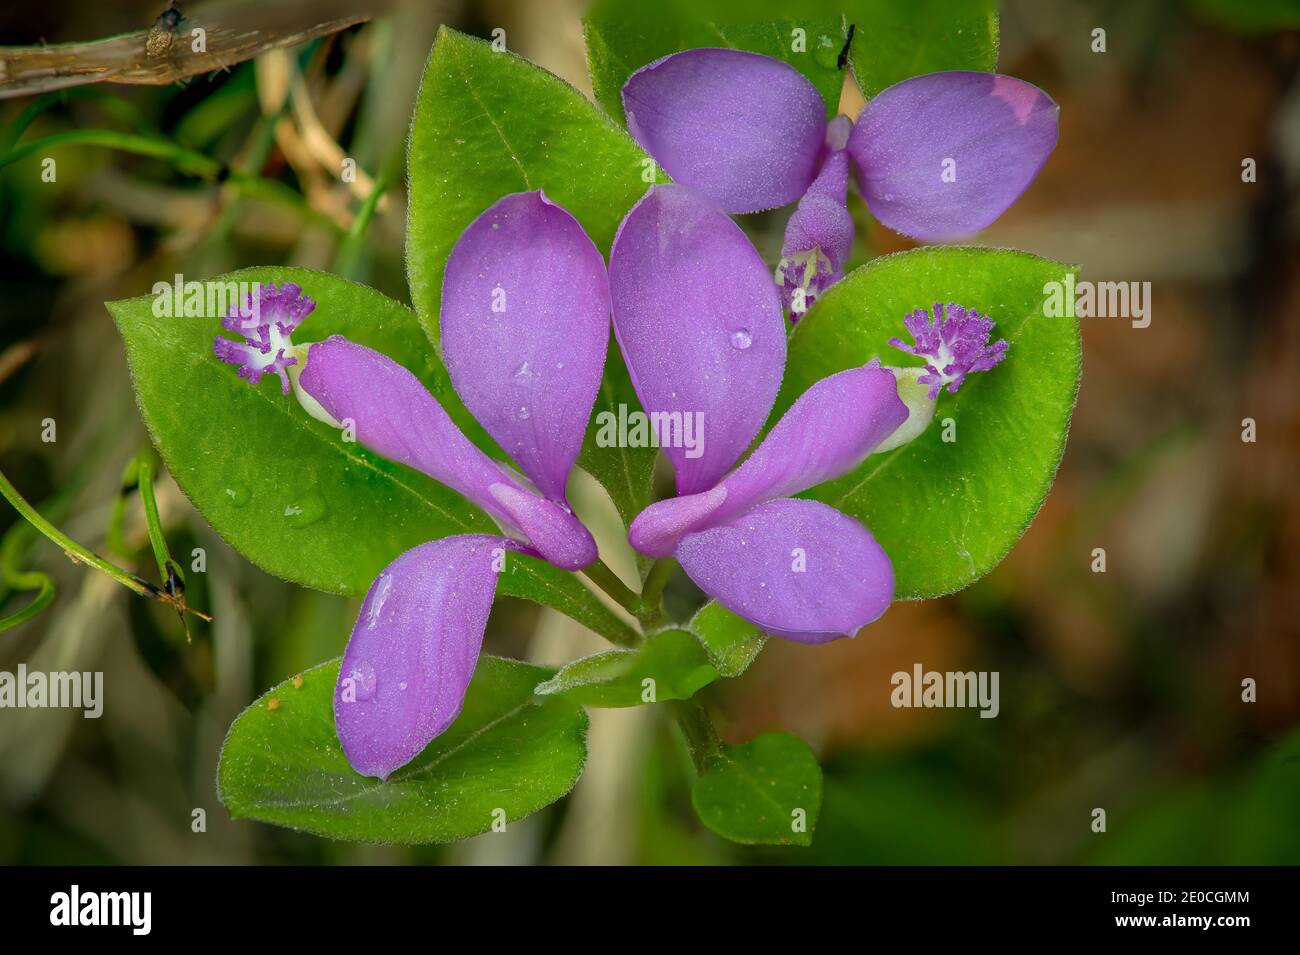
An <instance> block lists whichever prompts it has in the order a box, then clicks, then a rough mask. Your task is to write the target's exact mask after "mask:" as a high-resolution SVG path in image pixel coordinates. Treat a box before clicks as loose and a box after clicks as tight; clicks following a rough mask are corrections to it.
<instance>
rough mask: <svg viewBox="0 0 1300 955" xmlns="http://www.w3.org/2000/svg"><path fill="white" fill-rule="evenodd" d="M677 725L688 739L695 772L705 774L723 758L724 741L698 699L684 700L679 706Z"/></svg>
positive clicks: (687, 742) (688, 748) (687, 744)
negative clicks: (719, 736)
mask: <svg viewBox="0 0 1300 955" xmlns="http://www.w3.org/2000/svg"><path fill="white" fill-rule="evenodd" d="M677 725H678V726H679V727H680V728H681V731H682V736H683V737H685V739H686V748H687V750H689V751H690V754H691V762H692V763H694V764H695V771H696V772H698V773H703V772H704V771H705V770H706V769H708V767H709V765H710V764H712V763H713V762H714V761H715V760H718V759H720V758H721V757H722V741H721V740H720V739H718V731H717V730H715V729H714V728H713V720H712V719H710V718H709V711H708V710H706V709H705V708H704V704H703V703H701V702H700V701H699V700H697V699H691V700H684V701H683V702H681V703H679V704H678V705H677Z"/></svg>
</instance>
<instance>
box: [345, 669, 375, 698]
mask: <svg viewBox="0 0 1300 955" xmlns="http://www.w3.org/2000/svg"><path fill="white" fill-rule="evenodd" d="M348 676H349V677H351V679H352V692H353V693H354V694H356V698H357V701H358V702H365V701H366V700H373V699H374V698H375V691H376V690H377V689H379V677H378V676H376V675H375V668H374V667H373V666H371V664H370V661H369V660H362V661H360V662H359V663H357V665H356V666H354V667H353V668H352V672H351V673H349V674H348Z"/></svg>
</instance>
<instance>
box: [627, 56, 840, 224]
mask: <svg viewBox="0 0 1300 955" xmlns="http://www.w3.org/2000/svg"><path fill="white" fill-rule="evenodd" d="M623 106H624V108H625V109H626V111H627V128H628V131H629V132H631V133H632V136H633V138H634V139H636V141H637V142H638V143H640V144H641V146H642V148H643V149H645V151H646V152H648V153H649V154H650V155H651V156H653V157H654V159H655V161H656V162H657V163H659V165H660V166H662V167H663V168H664V170H665V171H666V172H667V173H668V175H670V176H672V177H673V180H674V181H675V182H679V183H681V184H682V185H684V186H690V187H691V188H692V189H696V190H698V191H699V192H701V193H703V194H704V195H705V196H707V197H708V198H710V199H712V200H713V201H714V202H716V203H718V204H719V205H720V206H722V208H723V209H724V210H726V211H727V212H731V213H741V212H758V211H760V210H762V209H774V208H776V207H777V206H784V205H788V204H789V203H791V202H794V201H795V200H796V199H798V198H799V197H800V196H801V195H803V192H804V190H805V189H807V188H808V184H809V183H810V182H812V181H813V176H814V175H815V174H816V172H817V159H818V155H819V153H820V151H821V148H822V140H823V138H824V137H825V134H826V106H825V104H824V103H823V102H822V98H821V96H820V94H818V92H817V90H816V89H815V88H814V87H813V85H812V84H811V83H809V82H808V80H807V79H805V78H804V76H803V75H802V74H801V73H799V71H798V70H796V69H795V68H794V67H792V66H790V65H789V64H787V63H782V62H781V61H780V60H776V59H773V58H772V57H768V56H761V55H759V54H757V53H746V52H744V51H741V50H720V49H707V48H706V49H697V50H686V51H685V52H682V53H674V54H673V55H672V56H666V57H664V58H663V59H661V60H656V61H655V62H653V63H651V64H649V65H648V66H643V67H642V68H641V69H639V70H637V71H636V72H635V73H633V74H632V76H631V77H629V79H628V81H627V83H626V84H624V86H623Z"/></svg>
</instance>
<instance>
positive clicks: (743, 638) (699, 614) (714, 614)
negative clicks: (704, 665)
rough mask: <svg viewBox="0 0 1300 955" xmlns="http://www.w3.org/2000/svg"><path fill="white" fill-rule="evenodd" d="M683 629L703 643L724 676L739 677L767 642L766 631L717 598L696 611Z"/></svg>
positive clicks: (714, 665) (715, 666) (720, 673)
mask: <svg viewBox="0 0 1300 955" xmlns="http://www.w3.org/2000/svg"><path fill="white" fill-rule="evenodd" d="M686 629H688V630H689V631H690V632H691V633H692V634H694V635H695V639H697V640H698V641H699V642H700V645H701V646H703V647H704V651H705V653H707V654H708V656H709V662H711V663H712V664H713V667H714V669H716V670H717V671H718V673H719V675H721V676H725V677H738V676H740V674H742V673H744V672H745V671H746V670H747V669H749V665H750V664H751V663H753V662H754V660H755V659H757V657H758V654H759V651H760V650H762V649H763V646H764V645H765V644H766V643H767V634H765V633H763V632H761V631H760V630H759V629H758V628H757V627H756V626H754V625H753V624H752V623H750V622H749V621H748V620H744V619H742V618H740V617H737V616H736V615H735V614H734V613H732V612H731V611H730V610H728V609H727V608H726V607H724V606H722V604H720V603H718V602H717V601H716V600H710V601H709V602H708V603H706V604H705V605H704V606H703V607H701V608H700V609H699V610H698V611H696V613H695V616H694V617H692V618H691V622H690V623H689V624H687V625H686Z"/></svg>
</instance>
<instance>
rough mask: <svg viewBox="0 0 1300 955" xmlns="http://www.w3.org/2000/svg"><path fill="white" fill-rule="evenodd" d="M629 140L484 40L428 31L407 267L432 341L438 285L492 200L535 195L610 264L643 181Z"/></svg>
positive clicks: (568, 91)
mask: <svg viewBox="0 0 1300 955" xmlns="http://www.w3.org/2000/svg"><path fill="white" fill-rule="evenodd" d="M646 158H647V157H646V155H645V153H644V152H642V151H641V148H640V147H639V146H637V144H636V143H635V142H633V141H632V138H631V137H630V136H628V134H627V133H626V132H624V131H623V130H622V129H621V128H620V127H618V126H617V125H615V124H614V123H613V122H611V121H610V119H609V118H608V117H607V116H604V115H603V114H602V113H601V112H600V111H599V110H598V109H596V108H595V107H594V106H592V105H591V103H590V102H588V101H587V99H586V98H585V97H584V96H583V95H582V94H581V93H579V92H578V91H577V90H575V89H574V88H573V87H572V86H569V85H568V84H567V83H565V82H564V81H563V80H561V79H559V78H558V77H556V76H554V75H552V74H550V73H548V72H546V71H545V70H543V69H541V68H540V67H538V66H534V65H533V64H532V63H529V62H528V61H527V60H524V59H521V58H520V57H518V56H515V54H513V53H509V52H506V53H493V52H492V48H491V46H490V45H488V44H487V43H485V42H483V41H482V40H478V39H474V38H472V37H467V36H465V35H464V34H461V33H457V32H456V31H455V30H450V29H448V28H447V27H442V28H441V29H440V30H439V31H438V38H437V40H436V41H435V42H434V45H433V52H431V53H430V54H429V62H428V64H427V65H426V66H425V70H424V80H423V82H422V83H421V85H420V96H419V99H418V100H417V101H416V105H415V118H414V119H413V120H412V122H411V142H410V152H409V156H408V169H409V175H410V208H409V210H408V214H407V235H406V263H407V275H408V278H409V280H410V285H411V301H412V302H413V303H414V305H415V309H416V311H417V312H418V313H419V315H420V320H421V321H422V322H423V323H424V326H425V329H426V330H427V331H428V333H429V337H430V338H432V339H433V340H434V341H437V340H438V306H439V302H440V301H441V294H442V276H443V270H444V268H445V266H446V263H447V256H448V255H449V254H450V252H451V249H452V246H453V245H455V244H456V240H457V239H459V238H460V234H461V233H462V232H464V231H465V228H466V226H468V225H469V224H470V223H471V222H473V221H474V219H476V218H477V217H478V216H479V214H480V213H481V212H483V211H484V210H485V209H487V208H488V206H490V205H492V203H494V202H496V201H497V200H498V199H500V198H501V197H502V196H504V195H506V194H508V193H512V192H526V191H531V190H534V189H543V190H545V192H546V194H547V196H548V197H550V198H551V199H552V200H554V201H555V202H557V203H559V204H560V205H562V206H564V208H565V209H567V210H569V212H571V213H572V214H573V215H574V216H575V217H576V218H577V220H578V221H579V222H580V223H582V226H583V228H584V229H586V230H587V234H588V235H589V236H591V239H592V241H593V242H595V243H596V245H597V247H599V249H600V250H601V252H602V253H604V254H606V255H608V253H609V247H610V243H611V242H612V241H613V239H614V232H615V230H616V229H617V228H618V224H619V223H620V222H621V221H622V220H623V216H624V215H626V214H627V210H628V209H630V208H632V205H633V204H634V203H635V202H636V201H637V200H638V199H640V198H641V196H642V195H643V194H644V193H645V191H646V189H647V188H649V184H648V183H646V182H645V181H644V180H643V179H642V178H641V174H642V171H643V170H644V169H645V167H644V166H643V165H642V160H644V159H646Z"/></svg>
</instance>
